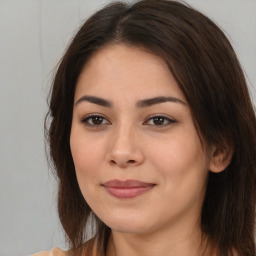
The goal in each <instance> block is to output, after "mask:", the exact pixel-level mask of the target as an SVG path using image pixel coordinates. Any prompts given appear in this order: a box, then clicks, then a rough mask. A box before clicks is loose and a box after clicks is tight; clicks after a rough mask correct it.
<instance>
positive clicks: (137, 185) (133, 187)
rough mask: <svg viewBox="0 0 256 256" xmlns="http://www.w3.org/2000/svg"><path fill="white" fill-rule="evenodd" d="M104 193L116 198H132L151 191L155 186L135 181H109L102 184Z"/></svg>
mask: <svg viewBox="0 0 256 256" xmlns="http://www.w3.org/2000/svg"><path fill="white" fill-rule="evenodd" d="M103 186H104V188H105V189H106V191H107V192H108V193H109V194H110V195H112V196H114V197H117V198H134V197H136V196H139V195H141V194H144V193H145V192H147V191H149V190H151V189H152V188H153V187H154V186H155V184H152V183H145V182H141V181H137V180H126V181H120V180H111V181H108V182H106V183H104V184H103Z"/></svg>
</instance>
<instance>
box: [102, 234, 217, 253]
mask: <svg viewBox="0 0 256 256" xmlns="http://www.w3.org/2000/svg"><path fill="white" fill-rule="evenodd" d="M130 255H133V256H158V255H165V256H210V255H211V256H212V255H214V254H213V253H212V251H210V248H207V242H206V241H204V240H202V233H201V232H200V229H193V230H191V231H190V232H187V233H185V234H182V233H181V232H177V233H175V235H174V234H170V233H168V234H167V233H162V234H159V233H154V234H131V233H120V232H117V231H112V233H111V235H110V238H109V242H108V246H107V252H106V256H130Z"/></svg>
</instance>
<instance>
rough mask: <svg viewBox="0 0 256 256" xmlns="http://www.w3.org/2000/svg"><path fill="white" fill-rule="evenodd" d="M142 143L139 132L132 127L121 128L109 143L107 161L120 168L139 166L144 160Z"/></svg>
mask: <svg viewBox="0 0 256 256" xmlns="http://www.w3.org/2000/svg"><path fill="white" fill-rule="evenodd" d="M144 159H145V158H144V154H143V152H142V143H141V141H140V140H139V136H138V134H137V133H136V132H135V131H134V129H131V128H119V129H118V131H115V132H114V134H113V137H112V138H111V142H110V144H109V151H108V153H107V161H108V162H109V164H110V165H113V166H118V167H120V168H127V167H129V166H138V165H141V164H142V163H143V162H144Z"/></svg>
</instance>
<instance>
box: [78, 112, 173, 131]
mask: <svg viewBox="0 0 256 256" xmlns="http://www.w3.org/2000/svg"><path fill="white" fill-rule="evenodd" d="M93 117H100V118H102V119H104V120H106V121H107V122H108V123H103V124H99V125H97V124H89V123H88V122H87V121H88V120H90V119H91V118H93ZM155 117H156V118H162V119H164V120H165V121H166V120H167V121H168V122H169V123H168V124H160V125H154V124H147V123H148V122H149V121H150V120H153V118H155ZM81 122H82V123H84V124H85V125H86V126H88V127H91V128H100V127H102V126H103V125H106V124H107V125H109V124H111V122H110V121H109V120H108V119H107V118H105V117H104V116H103V115H102V114H98V113H93V114H89V115H87V116H85V117H83V118H82V119H81ZM175 122H176V120H174V119H173V118H171V117H169V116H166V115H164V114H154V115H151V116H149V117H147V118H146V121H145V122H144V123H143V125H149V126H153V127H154V128H157V129H161V128H165V127H167V126H170V125H172V124H173V123H175Z"/></svg>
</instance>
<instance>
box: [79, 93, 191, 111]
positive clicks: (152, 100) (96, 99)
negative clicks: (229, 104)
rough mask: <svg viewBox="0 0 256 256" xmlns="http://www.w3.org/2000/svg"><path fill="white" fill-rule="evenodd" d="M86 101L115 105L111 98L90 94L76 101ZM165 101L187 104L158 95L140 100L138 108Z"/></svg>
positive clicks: (101, 104) (137, 104)
mask: <svg viewBox="0 0 256 256" xmlns="http://www.w3.org/2000/svg"><path fill="white" fill-rule="evenodd" d="M84 101H87V102H90V103H93V104H97V105H100V106H103V107H108V108H112V107H113V106H114V104H113V102H112V101H110V100H106V99H103V98H99V97H95V96H88V95H84V96H82V97H81V98H80V99H78V101H77V102H76V105H77V104H79V103H81V102H84ZM165 102H174V103H180V104H182V105H186V103H185V102H184V101H182V100H181V99H178V98H175V97H166V96H158V97H154V98H150V99H144V100H140V101H138V102H137V103H136V107H137V108H145V107H151V106H153V105H156V104H160V103H165Z"/></svg>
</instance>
